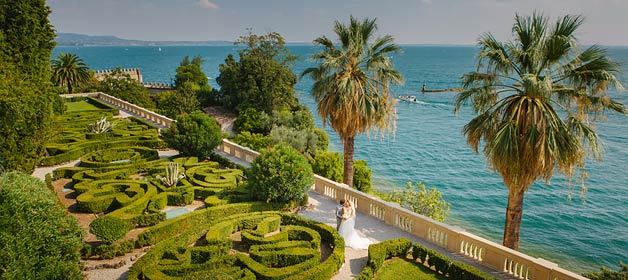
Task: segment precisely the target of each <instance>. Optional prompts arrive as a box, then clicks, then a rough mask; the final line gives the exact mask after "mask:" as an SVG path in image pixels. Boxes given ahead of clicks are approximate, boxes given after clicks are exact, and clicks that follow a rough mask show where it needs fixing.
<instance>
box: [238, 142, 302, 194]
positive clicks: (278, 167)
mask: <svg viewBox="0 0 628 280" xmlns="http://www.w3.org/2000/svg"><path fill="white" fill-rule="evenodd" d="M249 174H250V176H249V183H250V184H251V193H252V194H253V195H254V196H256V198H257V199H259V200H262V201H267V202H291V201H301V200H302V199H303V198H304V197H305V196H306V192H307V190H308V189H309V188H310V187H311V186H312V184H313V183H314V177H313V174H312V167H311V166H310V164H309V163H308V162H307V160H306V159H305V157H304V156H303V155H301V154H300V153H299V152H297V150H295V149H294V148H292V147H290V146H286V145H278V146H275V147H269V148H268V149H267V150H266V151H263V152H262V154H261V155H260V156H258V157H256V158H255V159H254V160H253V163H252V164H251V169H250V172H249Z"/></svg>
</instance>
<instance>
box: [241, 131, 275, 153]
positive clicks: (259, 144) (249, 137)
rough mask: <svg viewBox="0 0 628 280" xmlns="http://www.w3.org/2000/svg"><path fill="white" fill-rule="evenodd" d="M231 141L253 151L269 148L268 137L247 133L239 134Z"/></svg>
mask: <svg viewBox="0 0 628 280" xmlns="http://www.w3.org/2000/svg"><path fill="white" fill-rule="evenodd" d="M233 140H234V142H236V143H238V144H239V145H241V146H244V147H249V148H251V149H253V150H255V151H263V150H265V149H266V148H268V146H270V137H268V136H264V135H263V134H259V133H250V132H248V131H242V132H240V134H238V136H236V138H235V139H233Z"/></svg>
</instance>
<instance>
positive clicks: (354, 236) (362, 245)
mask: <svg viewBox="0 0 628 280" xmlns="http://www.w3.org/2000/svg"><path fill="white" fill-rule="evenodd" d="M354 211H355V210H354ZM354 213H355V212H354ZM338 233H339V234H340V236H342V237H343V238H344V239H345V246H349V247H351V248H353V249H357V250H360V249H368V248H369V245H371V244H373V242H372V241H371V240H369V239H368V238H364V237H360V236H359V235H358V232H357V231H356V230H355V215H353V217H351V218H349V219H347V220H344V221H342V223H341V224H340V229H339V230H338Z"/></svg>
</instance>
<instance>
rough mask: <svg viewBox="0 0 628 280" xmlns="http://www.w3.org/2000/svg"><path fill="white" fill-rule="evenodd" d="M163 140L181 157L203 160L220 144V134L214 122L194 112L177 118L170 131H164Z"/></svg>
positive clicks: (201, 113)
mask: <svg viewBox="0 0 628 280" xmlns="http://www.w3.org/2000/svg"><path fill="white" fill-rule="evenodd" d="M163 139H164V141H165V142H166V144H168V147H171V148H173V149H176V150H178V151H179V152H181V154H182V155H184V156H195V157H198V158H199V159H200V160H203V159H205V158H207V157H208V156H210V155H211V154H213V153H214V149H216V147H218V146H219V145H220V144H221V143H222V133H221V131H220V126H218V123H217V122H216V120H214V119H213V118H212V117H209V116H207V115H205V114H204V113H203V112H201V111H195V112H193V113H191V114H189V115H180V116H178V117H177V118H176V122H174V123H173V124H172V126H171V127H170V129H168V130H166V131H164V133H163Z"/></svg>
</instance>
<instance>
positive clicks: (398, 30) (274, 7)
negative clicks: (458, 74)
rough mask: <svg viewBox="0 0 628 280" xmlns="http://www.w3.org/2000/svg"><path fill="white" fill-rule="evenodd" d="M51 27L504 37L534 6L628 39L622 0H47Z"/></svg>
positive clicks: (214, 36)
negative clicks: (365, 28) (346, 28)
mask: <svg viewBox="0 0 628 280" xmlns="http://www.w3.org/2000/svg"><path fill="white" fill-rule="evenodd" d="M47 4H48V5H49V6H50V8H51V9H52V14H51V15H50V21H51V22H52V24H53V25H54V26H55V28H56V30H57V32H61V33H79V34H87V35H113V36H117V37H120V38H124V39H136V40H156V41H209V40H226V41H232V40H235V39H237V38H238V37H239V36H241V35H244V34H245V33H246V29H247V28H252V29H253V32H254V33H257V34H262V33H267V32H270V31H273V32H278V33H280V34H281V35H282V36H283V37H284V38H285V39H286V41H288V42H312V40H314V39H315V38H316V37H319V36H322V35H325V36H328V37H333V36H332V27H333V23H334V21H336V20H338V21H340V22H347V21H348V19H349V16H350V15H353V16H355V17H358V18H364V17H369V18H377V24H378V27H379V29H378V34H379V35H385V34H390V35H392V36H393V37H394V38H395V42H396V43H399V44H475V43H476V41H477V38H478V36H480V35H481V34H482V33H485V32H491V33H492V34H493V35H495V37H497V38H498V39H500V40H507V39H510V38H511V29H512V24H513V18H514V16H515V14H516V13H519V14H521V15H529V14H532V12H533V11H535V10H537V11H541V12H542V13H544V14H545V15H547V16H550V17H551V21H555V20H556V18H557V17H559V16H563V15H565V14H579V15H583V16H584V17H585V19H586V20H585V23H584V25H583V26H582V27H581V28H580V29H579V32H578V33H577V36H578V39H579V40H580V42H581V43H583V44H594V43H597V44H601V45H622V46H628V13H627V11H628V0H47Z"/></svg>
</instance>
